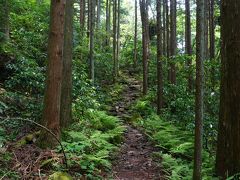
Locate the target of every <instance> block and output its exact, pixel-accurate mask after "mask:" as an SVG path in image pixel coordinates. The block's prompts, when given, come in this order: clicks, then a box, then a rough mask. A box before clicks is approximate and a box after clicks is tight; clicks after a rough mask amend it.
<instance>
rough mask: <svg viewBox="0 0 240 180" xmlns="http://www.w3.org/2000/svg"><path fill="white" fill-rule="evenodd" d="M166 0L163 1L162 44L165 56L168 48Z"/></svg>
mask: <svg viewBox="0 0 240 180" xmlns="http://www.w3.org/2000/svg"><path fill="white" fill-rule="evenodd" d="M165 3H166V2H165V0H163V1H162V42H163V44H162V46H163V56H165V57H166V55H167V54H166V53H167V52H166V48H167V41H166V7H165V6H166V4H165Z"/></svg>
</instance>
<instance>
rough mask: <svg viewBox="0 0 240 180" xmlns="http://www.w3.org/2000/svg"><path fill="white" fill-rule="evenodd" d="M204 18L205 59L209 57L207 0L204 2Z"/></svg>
mask: <svg viewBox="0 0 240 180" xmlns="http://www.w3.org/2000/svg"><path fill="white" fill-rule="evenodd" d="M204 11H205V12H204V16H205V17H204V20H205V31H204V32H205V59H209V26H208V25H209V0H205V2H204Z"/></svg>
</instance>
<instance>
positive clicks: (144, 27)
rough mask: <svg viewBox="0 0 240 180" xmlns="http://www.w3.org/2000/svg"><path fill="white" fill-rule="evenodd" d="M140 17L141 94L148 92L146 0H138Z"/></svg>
mask: <svg viewBox="0 0 240 180" xmlns="http://www.w3.org/2000/svg"><path fill="white" fill-rule="evenodd" d="M139 4H140V11H141V19H142V48H143V60H142V61H143V94H144V95H146V94H147V92H148V58H149V30H148V0H140V1H139Z"/></svg>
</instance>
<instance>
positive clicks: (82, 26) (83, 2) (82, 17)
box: [80, 0, 86, 31]
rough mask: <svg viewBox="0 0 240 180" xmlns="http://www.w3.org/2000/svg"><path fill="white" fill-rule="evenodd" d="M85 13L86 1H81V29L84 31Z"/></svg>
mask: <svg viewBox="0 0 240 180" xmlns="http://www.w3.org/2000/svg"><path fill="white" fill-rule="evenodd" d="M85 11H86V1H85V0H80V28H81V30H82V31H83V30H84V28H85V18H86V17H85Z"/></svg>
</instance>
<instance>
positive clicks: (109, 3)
mask: <svg viewBox="0 0 240 180" xmlns="http://www.w3.org/2000/svg"><path fill="white" fill-rule="evenodd" d="M110 12H111V0H106V34H107V35H106V46H109V42H110V39H109V34H110V21H111V19H110Z"/></svg>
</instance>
